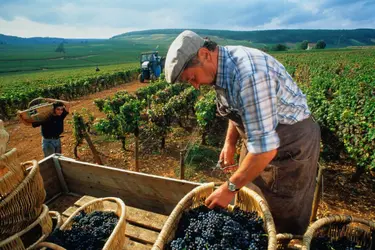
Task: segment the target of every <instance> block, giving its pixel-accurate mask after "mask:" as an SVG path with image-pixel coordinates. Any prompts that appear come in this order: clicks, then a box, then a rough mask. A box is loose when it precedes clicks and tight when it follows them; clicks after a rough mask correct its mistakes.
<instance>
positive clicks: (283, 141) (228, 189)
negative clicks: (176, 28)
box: [165, 30, 320, 235]
mask: <svg viewBox="0 0 375 250" xmlns="http://www.w3.org/2000/svg"><path fill="white" fill-rule="evenodd" d="M165 77H166V79H167V81H168V82H170V83H174V82H176V81H180V82H189V83H190V84H191V85H192V86H194V87H195V88H197V89H199V87H200V86H201V85H210V86H212V87H213V88H214V89H215V91H216V94H217V108H218V112H219V113H220V115H222V116H224V117H227V118H228V119H229V126H228V131H227V135H226V139H225V144H224V147H223V149H222V151H221V154H220V159H219V160H221V161H222V162H224V166H228V165H232V164H234V161H235V160H234V154H235V145H236V143H237V140H238V139H240V138H242V139H243V142H244V143H243V147H242V152H241V156H240V161H239V167H238V169H237V170H236V171H235V172H234V173H233V174H232V176H231V177H230V178H229V179H228V180H227V182H225V183H224V184H223V185H221V186H220V187H219V188H218V189H216V190H215V191H214V192H213V193H212V194H211V195H210V196H209V197H208V198H207V199H206V202H205V203H206V205H207V206H208V207H209V208H213V207H215V206H220V207H226V206H227V205H228V204H229V203H230V202H231V200H232V199H233V198H234V196H235V194H236V192H237V191H238V190H239V189H240V188H241V187H243V186H247V185H248V186H250V185H253V184H255V185H256V186H257V187H259V189H260V190H261V194H262V195H263V197H265V199H266V200H267V202H268V205H269V207H270V209H271V212H272V215H273V218H274V220H275V224H276V229H277V232H280V233H285V232H288V233H293V234H300V235H301V234H303V233H304V232H305V230H306V228H307V226H308V224H309V219H310V215H311V207H312V201H313V195H314V189H315V178H316V173H317V162H318V158H319V151H320V128H319V126H318V124H317V123H315V122H314V121H313V119H312V118H311V113H310V110H309V108H308V106H307V101H306V96H305V95H304V94H303V93H302V91H301V90H300V89H299V87H298V86H297V84H296V83H295V82H294V81H293V79H292V77H291V76H290V75H289V74H288V72H287V71H286V70H285V67H284V66H283V65H282V64H281V63H280V62H278V61H277V60H276V59H275V58H273V57H272V56H270V55H268V54H266V53H264V52H262V51H260V50H257V49H253V48H248V47H243V46H225V47H223V46H218V45H217V44H216V43H215V42H213V41H210V40H208V39H203V38H201V37H200V36H198V35H197V34H196V33H194V32H192V31H188V30H187V31H184V32H182V33H181V34H180V35H178V36H177V38H176V39H175V40H174V41H173V42H172V44H171V46H170V48H169V50H168V54H167V57H166V61H165ZM251 182H252V183H253V184H252V183H251Z"/></svg>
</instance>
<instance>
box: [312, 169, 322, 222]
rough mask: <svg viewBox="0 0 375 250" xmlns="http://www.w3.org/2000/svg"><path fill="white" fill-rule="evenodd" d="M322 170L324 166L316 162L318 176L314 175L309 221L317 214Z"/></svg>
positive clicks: (313, 219) (314, 218)
mask: <svg viewBox="0 0 375 250" xmlns="http://www.w3.org/2000/svg"><path fill="white" fill-rule="evenodd" d="M323 170H324V167H323V166H322V165H320V164H319V163H318V176H317V177H316V186H315V191H314V200H313V205H312V212H311V217H310V223H311V222H313V221H315V220H316V214H317V211H318V205H319V202H320V199H319V197H320V196H319V195H320V192H321V188H320V187H321V185H322V179H323Z"/></svg>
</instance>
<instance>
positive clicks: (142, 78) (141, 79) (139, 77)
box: [138, 74, 145, 83]
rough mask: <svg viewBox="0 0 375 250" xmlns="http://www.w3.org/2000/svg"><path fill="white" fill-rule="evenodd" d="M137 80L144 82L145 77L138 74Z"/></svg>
mask: <svg viewBox="0 0 375 250" xmlns="http://www.w3.org/2000/svg"><path fill="white" fill-rule="evenodd" d="M138 80H139V81H140V82H142V83H144V82H145V78H144V77H143V74H139V75H138Z"/></svg>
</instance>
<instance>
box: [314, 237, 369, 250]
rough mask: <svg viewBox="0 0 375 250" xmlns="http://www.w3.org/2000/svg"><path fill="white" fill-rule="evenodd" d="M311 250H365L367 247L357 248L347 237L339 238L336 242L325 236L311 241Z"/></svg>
mask: <svg viewBox="0 0 375 250" xmlns="http://www.w3.org/2000/svg"><path fill="white" fill-rule="evenodd" d="M310 249H311V250H365V249H368V247H365V246H359V245H357V243H355V242H354V241H351V240H349V239H348V238H347V237H345V236H344V237H341V238H340V239H337V240H332V239H331V238H330V237H327V236H318V237H315V238H313V239H312V241H311V246H310Z"/></svg>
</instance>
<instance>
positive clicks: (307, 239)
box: [302, 214, 375, 250]
mask: <svg viewBox="0 0 375 250" xmlns="http://www.w3.org/2000/svg"><path fill="white" fill-rule="evenodd" d="M333 223H343V224H349V223H359V224H363V225H365V226H368V227H369V228H370V230H375V222H374V221H371V220H367V219H363V218H359V217H355V216H351V215H343V214H336V215H329V216H325V217H323V218H320V219H319V220H317V221H315V222H314V223H312V224H311V225H310V226H309V227H308V228H307V230H306V232H305V234H304V235H303V242H302V249H303V250H308V249H310V244H311V241H312V239H313V238H314V235H315V233H316V232H317V231H318V230H319V229H320V228H322V227H323V226H326V225H330V224H333Z"/></svg>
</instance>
